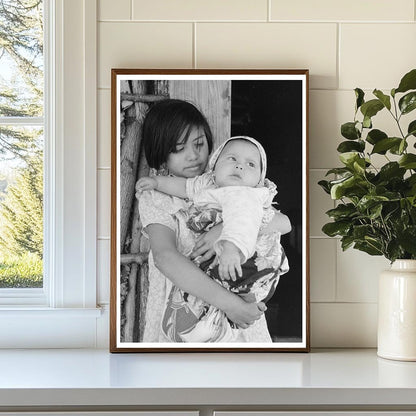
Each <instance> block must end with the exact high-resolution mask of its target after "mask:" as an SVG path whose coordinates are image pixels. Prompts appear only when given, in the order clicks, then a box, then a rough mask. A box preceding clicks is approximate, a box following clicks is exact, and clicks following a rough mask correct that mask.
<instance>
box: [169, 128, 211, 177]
mask: <svg viewBox="0 0 416 416" xmlns="http://www.w3.org/2000/svg"><path fill="white" fill-rule="evenodd" d="M186 134H187V131H186V130H185V131H184V132H183V133H182V135H181V137H180V138H179V140H178V142H177V143H176V151H174V152H172V153H169V156H168V160H167V161H166V166H167V168H168V170H169V173H171V174H172V175H175V176H179V177H182V178H193V177H195V176H198V175H201V174H202V173H203V172H204V171H205V168H206V166H207V163H208V156H209V150H208V142H207V138H206V137H205V133H204V130H203V129H202V128H198V127H192V128H191V130H190V133H189V136H188V139H187V140H186ZM185 140H186V141H185Z"/></svg>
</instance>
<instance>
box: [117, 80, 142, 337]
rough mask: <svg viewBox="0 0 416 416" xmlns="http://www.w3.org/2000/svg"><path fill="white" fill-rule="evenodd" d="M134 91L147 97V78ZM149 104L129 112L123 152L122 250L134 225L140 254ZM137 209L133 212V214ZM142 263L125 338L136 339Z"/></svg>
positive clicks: (134, 271)
mask: <svg viewBox="0 0 416 416" xmlns="http://www.w3.org/2000/svg"><path fill="white" fill-rule="evenodd" d="M131 85H132V87H131V89H132V91H131V93H133V94H135V95H138V96H143V95H145V94H146V83H145V81H131ZM147 108H148V106H147V105H146V104H143V103H141V102H137V101H136V102H134V105H132V106H131V107H130V108H129V109H128V110H127V111H126V112H127V116H126V117H125V123H126V133H125V138H124V140H123V142H122V145H121V152H120V252H121V253H124V252H125V250H124V249H125V246H126V238H127V235H128V234H129V227H131V233H130V236H131V238H130V240H131V241H130V244H129V246H130V247H129V252H130V253H133V254H135V253H138V252H139V248H140V244H139V241H140V230H137V226H136V227H135V224H137V222H138V216H139V214H138V204H137V201H136V198H135V185H136V181H137V168H138V164H139V157H140V145H141V141H142V132H141V127H142V124H143V120H144V117H145V115H146V112H147ZM132 210H133V215H132ZM138 271H139V265H138V264H137V263H132V264H131V266H130V268H129V272H128V292H127V296H126V298H125V301H124V313H125V324H124V331H123V334H124V341H125V342H133V341H134V332H135V326H136V323H137V320H136V297H137V276H138Z"/></svg>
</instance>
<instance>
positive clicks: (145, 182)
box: [136, 176, 157, 196]
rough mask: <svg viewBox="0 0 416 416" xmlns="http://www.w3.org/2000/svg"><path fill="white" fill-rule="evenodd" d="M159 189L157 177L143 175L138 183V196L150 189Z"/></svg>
mask: <svg viewBox="0 0 416 416" xmlns="http://www.w3.org/2000/svg"><path fill="white" fill-rule="evenodd" d="M152 189H157V179H156V178H152V177H150V176H143V178H140V179H139V180H138V181H137V183H136V196H137V195H140V193H142V192H143V191H150V190H152Z"/></svg>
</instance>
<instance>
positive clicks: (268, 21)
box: [267, 0, 416, 23]
mask: <svg viewBox="0 0 416 416" xmlns="http://www.w3.org/2000/svg"><path fill="white" fill-rule="evenodd" d="M415 1H416V0H415ZM271 2H272V0H267V23H270V22H271V20H272V3H271Z"/></svg>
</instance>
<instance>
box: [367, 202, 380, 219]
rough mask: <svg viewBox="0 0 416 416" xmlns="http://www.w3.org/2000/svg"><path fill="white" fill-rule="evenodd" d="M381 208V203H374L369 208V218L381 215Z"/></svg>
mask: <svg viewBox="0 0 416 416" xmlns="http://www.w3.org/2000/svg"><path fill="white" fill-rule="evenodd" d="M382 210H383V204H380V203H379V204H376V205H374V206H373V207H371V208H370V218H371V219H372V220H375V219H377V218H379V217H380V216H381V212H382Z"/></svg>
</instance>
